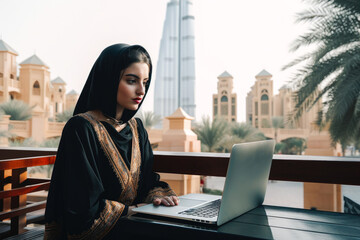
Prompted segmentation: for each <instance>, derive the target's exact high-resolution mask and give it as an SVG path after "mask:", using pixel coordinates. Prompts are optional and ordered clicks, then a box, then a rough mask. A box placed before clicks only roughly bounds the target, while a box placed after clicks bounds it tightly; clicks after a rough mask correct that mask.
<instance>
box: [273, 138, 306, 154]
mask: <svg viewBox="0 0 360 240" xmlns="http://www.w3.org/2000/svg"><path fill="white" fill-rule="evenodd" d="M281 143H282V144H281V145H280V144H279V146H277V147H278V148H279V149H277V151H278V152H281V153H283V154H292V155H301V154H302V152H303V151H304V149H305V147H306V142H305V139H303V138H296V137H293V138H288V139H285V140H283V141H281Z"/></svg>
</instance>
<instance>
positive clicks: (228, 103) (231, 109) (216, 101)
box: [213, 71, 237, 122]
mask: <svg viewBox="0 0 360 240" xmlns="http://www.w3.org/2000/svg"><path fill="white" fill-rule="evenodd" d="M217 89H218V93H217V94H213V119H214V118H215V117H221V118H224V119H226V120H227V121H228V122H236V121H237V97H236V93H232V90H233V77H232V76H231V75H230V74H229V73H228V72H227V71H225V72H223V73H222V74H220V76H218V84H217Z"/></svg>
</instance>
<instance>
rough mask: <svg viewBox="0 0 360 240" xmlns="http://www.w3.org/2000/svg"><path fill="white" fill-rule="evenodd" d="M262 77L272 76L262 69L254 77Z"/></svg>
mask: <svg viewBox="0 0 360 240" xmlns="http://www.w3.org/2000/svg"><path fill="white" fill-rule="evenodd" d="M262 76H272V75H271V73H269V72H268V71H266V70H265V69H263V70H262V71H261V72H259V73H258V74H257V75H256V76H255V77H262Z"/></svg>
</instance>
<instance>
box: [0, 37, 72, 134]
mask: <svg viewBox="0 0 360 240" xmlns="http://www.w3.org/2000/svg"><path fill="white" fill-rule="evenodd" d="M17 56H18V53H17V52H16V51H15V50H14V49H13V48H12V47H10V46H9V45H8V44H7V43H6V42H4V41H3V40H0V103H3V102H6V101H9V100H11V99H16V100H21V101H23V102H25V103H27V104H28V105H29V106H32V107H33V110H32V111H33V118H32V119H31V122H32V123H31V124H30V123H29V124H27V125H29V126H34V127H35V126H43V127H42V128H43V129H49V131H50V129H51V130H52V131H53V133H51V134H49V133H46V132H45V131H38V130H36V129H31V128H32V127H30V128H29V127H28V128H26V129H27V130H26V131H29V132H30V137H33V138H34V139H36V140H43V139H46V138H48V137H54V135H55V136H60V134H61V130H62V128H61V129H59V130H56V131H57V132H59V134H56V133H54V130H55V129H54V127H53V126H52V127H51V126H48V125H49V124H51V123H50V122H48V119H55V117H56V114H58V113H62V112H63V111H64V110H66V109H70V108H72V107H74V106H75V103H76V101H77V99H78V97H79V95H78V94H77V93H76V92H75V91H74V90H73V91H71V92H70V93H69V94H66V83H65V81H64V80H62V79H61V78H60V77H57V78H55V79H54V80H52V81H51V80H50V79H51V78H50V71H49V66H47V65H46V64H45V63H44V62H43V61H42V60H41V59H40V58H39V57H38V56H37V55H35V54H34V55H33V56H31V57H29V58H27V59H25V60H24V61H22V62H21V63H20V64H19V66H20V67H19V69H18V66H17V62H16V58H17ZM17 72H19V75H18V76H17ZM35 121H37V122H38V123H35ZM13 124H14V123H13ZM43 124H46V125H45V126H44V125H43ZM52 125H54V124H52ZM14 131H17V130H16V128H15V129H14ZM26 131H25V130H24V133H23V134H22V135H24V136H23V137H25V136H28V135H29V134H28V133H26ZM19 137H21V134H20V135H19Z"/></svg>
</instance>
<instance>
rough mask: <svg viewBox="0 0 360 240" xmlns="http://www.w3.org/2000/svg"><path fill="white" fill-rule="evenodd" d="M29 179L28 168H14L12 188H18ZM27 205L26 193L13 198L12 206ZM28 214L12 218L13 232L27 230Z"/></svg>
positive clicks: (18, 232) (17, 232)
mask: <svg viewBox="0 0 360 240" xmlns="http://www.w3.org/2000/svg"><path fill="white" fill-rule="evenodd" d="M26 179H27V168H19V169H13V170H12V177H11V180H12V181H11V182H12V189H15V188H18V187H20V186H21V184H22V183H23V182H24V181H26ZM25 206H26V194H25V195H20V196H17V197H12V198H11V208H12V209H13V208H19V207H25ZM25 227H26V214H24V215H21V216H18V217H14V218H11V232H12V233H13V234H20V233H23V232H24V231H25V229H24V228H25Z"/></svg>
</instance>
